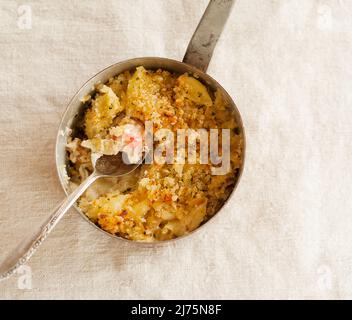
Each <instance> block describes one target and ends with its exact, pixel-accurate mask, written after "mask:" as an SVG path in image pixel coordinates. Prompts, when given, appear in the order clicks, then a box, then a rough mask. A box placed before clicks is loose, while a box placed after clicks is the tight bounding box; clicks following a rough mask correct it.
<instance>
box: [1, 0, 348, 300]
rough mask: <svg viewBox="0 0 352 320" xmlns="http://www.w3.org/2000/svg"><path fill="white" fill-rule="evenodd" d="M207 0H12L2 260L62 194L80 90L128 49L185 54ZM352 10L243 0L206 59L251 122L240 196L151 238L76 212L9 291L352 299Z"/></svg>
mask: <svg viewBox="0 0 352 320" xmlns="http://www.w3.org/2000/svg"><path fill="white" fill-rule="evenodd" d="M206 5H207V0H197V1H193V0H183V1H179V0H172V1H171V0H167V1H163V0H148V1H142V0H138V1H137V0H134V1H113V0H109V1H96V0H94V1H93V0H91V1H78V0H71V1H63V0H60V1H44V0H28V1H12V0H1V1H0V61H1V64H0V102H1V113H0V147H1V152H0V199H1V209H0V258H2V257H3V256H5V255H6V253H7V252H9V251H10V250H11V248H12V247H13V246H15V245H16V244H17V242H18V241H20V239H21V238H22V237H23V235H25V234H26V233H27V232H28V231H30V230H31V227H33V226H35V225H36V224H38V223H39V222H40V221H41V220H43V219H44V218H45V217H46V216H47V215H48V214H49V213H50V211H51V209H52V208H53V207H54V206H55V205H56V203H57V202H59V201H60V200H61V199H62V198H63V197H64V193H63V191H62V189H61V187H60V185H59V181H58V178H57V175H56V168H55V162H54V159H55V158H54V145H55V139H56V133H57V128H58V124H59V121H60V117H61V115H62V113H63V112H64V110H65V107H66V105H67V103H68V102H69V100H70V98H71V97H72V96H73V95H74V93H75V92H76V91H77V90H78V89H79V88H80V86H81V85H82V84H83V83H84V82H85V81H86V80H87V79H88V78H90V77H91V76H92V75H94V74H95V73H97V72H98V71H99V70H101V69H103V68H105V67H107V66H109V65H111V64H113V63H116V62H118V61H121V60H124V59H128V58H132V57H139V56H162V57H169V58H173V59H178V60H181V59H182V57H183V54H184V52H185V49H186V47H187V44H188V41H189V39H190V37H191V35H192V33H193V31H194V29H195V28H196V26H197V24H198V21H199V19H200V18H201V16H202V14H203V11H204V9H205V8H206ZM351 14H352V2H351V1H348V0H326V1H324V0H308V1H298V0H273V1H261V0H237V2H236V4H235V6H234V10H233V11H232V13H231V16H230V17H229V20H228V23H227V25H226V28H225V30H224V32H223V35H222V37H221V39H220V41H219V43H218V45H217V47H216V50H215V52H214V55H213V59H212V61H211V64H210V66H209V69H208V72H209V74H210V75H212V76H213V77H214V78H215V79H216V80H218V81H219V82H220V83H221V84H222V85H223V86H224V87H225V88H226V90H228V92H229V93H230V94H231V95H232V97H233V98H234V100H235V102H236V104H237V105H238V107H239V109H240V111H241V113H242V116H243V121H244V125H245V128H246V135H247V154H246V166H245V171H244V174H243V176H242V180H241V182H240V184H239V187H238V189H237V191H236V194H235V196H234V197H233V198H232V200H231V203H230V206H228V209H227V210H225V211H224V212H222V214H221V215H219V216H218V217H217V218H216V221H215V222H214V223H212V224H210V225H209V226H207V227H206V228H204V229H203V230H202V231H200V232H199V233H197V234H196V235H195V236H194V237H191V238H189V239H187V238H186V239H184V240H180V241H178V242H175V243H173V244H171V245H167V246H162V247H156V248H149V249H145V248H140V247H138V246H134V245H130V244H127V243H124V242H121V241H117V240H115V239H113V238H110V237H107V236H106V235H104V234H103V233H101V232H99V231H98V230H95V229H94V228H92V227H91V226H90V225H89V224H88V223H86V222H85V221H84V220H83V219H82V218H81V217H80V216H79V214H78V213H77V212H76V211H75V210H70V212H69V214H68V215H67V216H66V217H64V219H63V220H62V221H61V222H60V224H59V225H58V226H57V228H56V229H55V230H54V231H53V233H52V234H51V235H50V237H49V238H48V239H47V241H46V242H45V243H44V244H43V246H42V247H41V248H40V249H39V250H38V252H37V253H36V254H35V255H34V257H33V258H32V259H31V260H30V262H29V263H28V264H27V267H26V268H25V269H23V270H21V272H20V273H19V274H16V275H15V276H13V277H12V278H10V279H8V280H6V281H3V282H1V283H0V298H3V299H10V298H17V299H30V298H50V299H59V298H76V299H83V298H112V299H122V298H123V299H146V298H149V299H158V298H159V299H164V298H168V299H171V298H176V299H177V298H190V299H193V298H194V299H195V298H203V299H215V298H219V299H222V298H228V299H231V298H238V299H246V298H253V299H256V298H258V299H261V298H283V299H286V298H313V299H314V298H333V299H338V298H352V214H351V212H352V206H351V204H352V197H351V196H350V193H351V191H352V188H351V169H350V168H351V163H352V149H351V137H352V135H351V133H352V129H351V121H352V109H351V108H352V92H351V83H352V64H351V58H352V20H351V18H350V17H351ZM209 27H210V28H211V26H209ZM28 273H30V278H28V277H27V276H28Z"/></svg>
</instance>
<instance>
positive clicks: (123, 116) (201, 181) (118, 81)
mask: <svg viewBox="0 0 352 320" xmlns="http://www.w3.org/2000/svg"><path fill="white" fill-rule="evenodd" d="M88 103H89V104H90V107H89V108H88V109H87V111H86V113H85V121H84V126H85V127H84V131H85V134H86V137H87V139H85V141H84V142H82V140H81V139H78V138H77V137H71V140H70V141H69V143H68V147H67V149H68V154H69V160H70V168H69V170H68V173H69V176H70V179H71V182H72V184H73V185H74V184H78V183H80V182H81V181H82V180H83V179H84V178H85V177H86V176H87V175H88V174H89V173H90V172H91V170H92V165H91V162H90V152H91V150H89V149H87V148H85V147H89V148H90V149H92V150H93V149H94V148H93V147H92V146H93V144H94V146H95V147H96V148H98V147H100V148H101V146H102V144H103V143H105V144H104V146H108V147H109V148H110V145H111V146H112V147H115V148H117V142H116V139H115V140H114V139H113V136H114V135H113V133H114V132H115V131H114V130H118V128H121V127H123V126H126V125H128V124H131V123H134V124H135V123H136V122H138V123H139V124H140V125H142V126H143V122H144V121H146V120H150V121H153V124H154V130H157V129H159V128H168V129H171V130H172V131H173V132H174V133H175V134H176V130H177V129H189V128H190V129H198V128H205V129H216V128H218V129H220V128H222V129H230V144H231V157H230V164H231V170H230V171H229V172H228V173H227V174H225V175H212V174H211V164H200V163H199V161H198V160H197V162H196V163H195V164H189V163H187V162H186V163H185V164H157V163H153V164H150V165H148V164H144V165H142V166H141V167H140V168H139V169H138V170H136V171H135V172H133V174H131V175H129V176H127V177H123V178H122V179H116V178H111V179H100V180H98V181H97V182H96V183H94V185H92V186H91V187H90V188H89V189H88V190H87V192H86V193H85V194H84V195H83V196H82V197H81V198H80V199H79V202H78V204H79V207H80V208H81V209H82V211H83V212H84V213H85V214H86V215H87V216H88V217H89V218H90V219H91V220H92V221H94V222H95V223H96V224H97V225H99V226H100V227H101V228H102V229H104V230H106V231H108V232H110V233H113V234H117V235H119V236H121V237H124V238H127V239H130V240H136V241H158V240H167V239H172V238H175V237H178V236H182V235H184V234H186V233H188V232H190V231H192V230H194V229H195V228H197V227H198V226H199V225H200V224H201V223H203V222H204V221H206V220H207V219H208V218H209V217H211V216H212V215H214V214H215V213H216V212H217V210H218V209H219V208H220V207H221V206H222V204H223V203H224V202H225V200H226V199H227V198H228V196H229V194H230V193H231V191H232V188H233V186H234V184H235V182H236V179H237V173H238V169H239V168H240V167H241V164H242V147H243V137H242V133H241V132H240V131H239V130H238V124H237V123H236V121H235V117H234V116H233V111H232V109H231V108H230V107H229V106H227V105H226V103H225V102H224V100H223V99H222V96H221V93H220V92H215V93H213V92H211V91H210V90H209V89H208V88H207V87H206V86H204V85H203V84H202V83H201V82H200V81H198V80H197V79H196V78H194V77H192V76H190V75H188V74H183V75H176V74H172V73H170V72H168V71H165V70H157V71H151V70H145V69H144V68H143V67H138V68H137V69H136V71H135V72H134V73H133V74H131V73H130V72H124V73H122V74H120V75H118V76H116V77H114V78H112V79H110V80H109V81H108V82H107V83H106V84H104V85H99V86H98V87H97V90H96V94H95V96H94V97H93V98H92V99H91V100H90V101H88ZM116 128H117V129H116ZM104 141H105V142H104ZM106 141H109V142H106ZM111 141H112V142H111ZM112 147H111V148H112ZM219 147H221V141H220V140H219ZM104 150H105V149H104ZM111 150H115V151H116V150H117V149H111ZM111 150H110V149H109V150H108V151H107V152H114V151H111ZM197 152H199V150H198V149H197ZM197 159H198V158H197Z"/></svg>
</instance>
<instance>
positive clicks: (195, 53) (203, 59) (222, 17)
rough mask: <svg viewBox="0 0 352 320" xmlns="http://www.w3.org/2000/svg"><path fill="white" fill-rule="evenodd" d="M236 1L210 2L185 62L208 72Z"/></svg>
mask: <svg viewBox="0 0 352 320" xmlns="http://www.w3.org/2000/svg"><path fill="white" fill-rule="evenodd" d="M234 2H235V0H210V1H209V4H208V6H207V8H206V10H205V12H204V14H203V16H202V19H201V20H200V22H199V24H198V27H197V29H196V31H195V32H194V33H193V36H192V39H191V41H190V42H189V44H188V48H187V51H186V54H185V56H184V58H183V62H185V63H188V64H190V65H192V66H194V67H196V68H198V69H199V70H201V71H203V72H206V71H207V68H208V64H209V62H210V59H211V57H212V55H213V51H214V48H215V45H216V43H217V42H218V39H219V38H220V35H221V32H222V30H223V28H224V26H225V23H226V20H227V18H228V16H229V15H230V12H231V8H232V6H233V4H234Z"/></svg>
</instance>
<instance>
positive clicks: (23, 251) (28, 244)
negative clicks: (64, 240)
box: [0, 172, 99, 280]
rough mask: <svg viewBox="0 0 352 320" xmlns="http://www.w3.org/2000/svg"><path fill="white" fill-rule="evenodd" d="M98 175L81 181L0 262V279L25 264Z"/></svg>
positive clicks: (92, 175) (93, 174) (94, 174)
mask: <svg viewBox="0 0 352 320" xmlns="http://www.w3.org/2000/svg"><path fill="white" fill-rule="evenodd" d="M97 178H99V175H98V174H96V173H95V172H93V173H92V174H91V175H90V176H89V177H88V178H87V179H86V180H85V181H83V182H82V183H81V184H80V185H79V186H78V187H77V188H76V189H75V190H74V191H73V192H72V193H71V194H70V195H69V196H68V197H67V198H66V199H65V200H63V201H62V202H61V203H60V204H59V205H58V206H57V207H56V208H55V209H54V210H53V212H52V214H51V215H50V216H49V217H48V218H47V219H46V220H45V221H44V223H42V224H41V226H40V227H39V228H37V229H36V231H35V232H33V234H31V235H30V236H29V237H27V238H26V239H25V240H23V241H22V242H21V243H20V244H19V245H18V246H17V247H16V249H15V250H13V251H12V252H11V253H10V254H9V256H8V257H6V258H5V260H3V261H2V263H1V264H0V280H3V279H6V278H8V277H9V276H11V275H12V274H13V273H14V272H16V270H17V269H18V268H19V267H20V266H22V265H23V264H25V263H26V262H27V261H28V260H29V258H30V257H31V256H32V255H33V253H34V252H35V251H36V250H37V248H38V247H39V246H40V245H41V244H42V243H43V241H44V240H45V239H46V238H47V236H48V235H49V233H50V232H51V231H52V230H53V229H54V227H55V226H56V225H57V223H58V222H59V221H60V220H61V218H62V217H63V216H64V215H65V213H66V212H67V211H68V209H70V207H71V206H72V205H73V204H74V203H75V202H76V200H77V199H78V198H79V197H80V196H81V195H82V193H83V192H84V191H85V190H86V189H87V188H88V187H89V186H90V185H91V184H92V183H93V182H94V181H95V180H96V179H97Z"/></svg>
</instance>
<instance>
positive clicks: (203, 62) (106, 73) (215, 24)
mask: <svg viewBox="0 0 352 320" xmlns="http://www.w3.org/2000/svg"><path fill="white" fill-rule="evenodd" d="M233 3H234V1H233V0H222V1H221V0H211V1H210V2H209V4H208V7H207V9H206V11H205V12H204V14H203V17H202V19H201V21H200V22H199V25H198V27H197V29H196V31H195V33H194V34H193V37H192V39H191V41H190V43H189V45H188V48H187V51H186V54H185V56H184V58H183V61H182V62H180V61H176V60H172V59H167V58H160V57H142V58H135V59H129V60H125V61H122V62H119V63H116V64H114V65H111V66H109V67H107V68H106V69H104V70H102V71H100V72H99V73H97V74H96V75H95V76H93V77H92V78H91V79H89V80H88V81H87V82H86V83H85V84H84V85H83V86H82V87H81V89H80V90H79V91H78V92H77V93H76V94H75V96H74V97H73V98H72V100H71V101H70V103H69V104H68V106H67V109H66V111H65V113H64V115H63V117H62V120H61V124H60V127H59V132H58V136H57V142H56V166H57V172H58V176H59V179H60V182H61V185H62V187H63V189H64V191H65V192H66V194H69V193H70V188H69V186H68V181H67V174H66V170H65V167H66V162H67V158H66V147H65V146H66V143H67V139H68V135H69V130H67V129H69V128H72V126H73V124H74V119H75V118H76V117H77V116H78V115H80V114H81V113H82V111H83V110H82V108H83V106H82V102H81V98H82V97H84V96H85V95H87V94H89V93H90V92H91V91H92V88H93V87H94V85H95V84H96V83H97V82H101V83H104V82H106V81H108V80H109V79H110V78H111V77H113V76H115V75H118V74H120V73H121V72H123V71H126V70H134V69H135V68H136V67H138V66H144V67H145V68H146V69H159V68H161V69H165V70H169V71H172V72H176V73H180V74H182V73H185V72H187V73H189V74H193V75H197V77H198V80H200V81H201V82H203V83H206V84H207V85H208V87H210V88H211V89H212V90H216V89H218V90H221V92H222V95H223V97H224V100H225V101H226V102H227V103H228V104H229V105H230V106H232V108H233V110H234V116H235V118H236V119H235V120H236V123H237V124H238V125H239V127H240V129H241V131H242V133H243V139H244V141H243V161H242V167H241V168H240V172H239V176H238V178H237V180H236V184H235V186H234V188H233V190H232V192H231V194H230V196H229V198H228V199H227V201H226V202H225V203H224V205H223V206H222V208H221V209H220V210H219V211H218V212H217V214H215V215H214V216H216V215H218V214H219V213H220V212H221V211H222V210H223V208H224V207H225V206H226V205H227V203H228V202H229V201H230V199H231V198H232V197H233V194H234V191H235V189H236V187H237V185H238V183H239V180H240V177H241V174H242V171H243V164H244V154H245V136H244V127H243V123H242V119H241V115H240V113H239V111H238V109H237V107H236V105H235V103H234V101H233V100H232V98H231V97H230V95H229V94H228V93H227V92H226V90H225V89H224V88H223V87H222V86H221V85H220V84H219V83H218V82H217V81H216V80H215V79H213V78H212V77H211V76H209V75H208V74H206V73H205V72H206V70H207V67H208V64H209V62H210V59H211V57H212V53H213V50H214V48H215V45H216V43H217V41H218V39H219V37H220V34H221V32H222V30H223V27H224V25H225V22H226V20H227V17H228V16H229V14H230V12H231V8H232V6H233ZM75 208H76V210H77V211H78V212H79V213H80V214H81V216H82V217H83V218H84V219H85V220H86V221H87V222H89V223H90V224H91V225H92V226H94V227H95V228H97V229H98V230H100V231H102V232H104V233H105V234H107V235H109V236H111V237H113V238H116V239H119V240H122V241H127V242H129V243H136V244H137V245H144V246H151V245H155V244H165V243H169V242H172V241H176V240H179V239H181V238H184V237H188V236H189V235H191V234H193V233H195V232H196V231H198V230H200V229H201V228H203V227H204V226H205V225H207V224H208V223H209V222H210V221H212V220H213V217H214V216H213V217H212V218H210V219H209V220H208V221H207V222H205V223H204V224H202V225H201V226H199V227H198V228H196V229H195V230H194V231H192V232H190V233H188V234H186V235H184V236H181V237H178V238H175V239H172V240H166V241H158V242H152V243H145V242H137V241H131V240H127V239H124V238H122V237H118V236H116V235H113V234H111V233H108V232H106V231H104V230H103V229H101V228H99V227H98V226H97V225H96V224H94V223H93V222H92V221H91V220H89V218H88V217H87V216H86V215H85V214H84V213H83V212H82V211H81V210H80V209H79V208H78V207H77V206H75Z"/></svg>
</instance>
